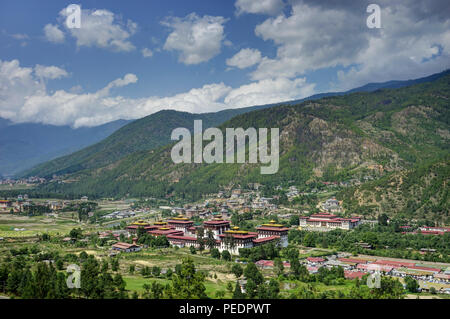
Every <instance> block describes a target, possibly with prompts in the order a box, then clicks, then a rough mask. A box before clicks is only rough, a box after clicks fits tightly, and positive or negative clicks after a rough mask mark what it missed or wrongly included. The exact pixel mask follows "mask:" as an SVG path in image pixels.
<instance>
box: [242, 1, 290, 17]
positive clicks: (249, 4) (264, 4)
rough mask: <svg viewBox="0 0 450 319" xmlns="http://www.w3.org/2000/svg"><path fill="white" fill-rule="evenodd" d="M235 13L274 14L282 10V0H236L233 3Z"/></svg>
mask: <svg viewBox="0 0 450 319" xmlns="http://www.w3.org/2000/svg"><path fill="white" fill-rule="evenodd" d="M234 5H235V7H236V9H237V15H240V14H242V13H261V14H269V15H276V14H278V13H280V12H281V11H282V10H283V7H284V3H283V0H257V1H255V0H237V1H236V3H235V4H234Z"/></svg>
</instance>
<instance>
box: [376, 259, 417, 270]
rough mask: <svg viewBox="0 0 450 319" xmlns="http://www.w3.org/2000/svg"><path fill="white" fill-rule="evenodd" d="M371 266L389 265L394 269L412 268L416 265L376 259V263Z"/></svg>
mask: <svg viewBox="0 0 450 319" xmlns="http://www.w3.org/2000/svg"><path fill="white" fill-rule="evenodd" d="M372 264H377V265H389V266H394V267H407V268H408V267H414V266H415V265H416V264H415V263H409V262H404V261H395V260H383V259H378V260H377V261H375V262H373V263H372Z"/></svg>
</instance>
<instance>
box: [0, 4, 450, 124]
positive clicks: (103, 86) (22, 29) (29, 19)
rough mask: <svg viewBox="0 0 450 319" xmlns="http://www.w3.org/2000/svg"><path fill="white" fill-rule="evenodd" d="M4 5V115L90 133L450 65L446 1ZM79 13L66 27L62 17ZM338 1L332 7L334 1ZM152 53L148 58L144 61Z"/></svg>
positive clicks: (0, 111)
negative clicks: (157, 115)
mask: <svg viewBox="0 0 450 319" xmlns="http://www.w3.org/2000/svg"><path fill="white" fill-rule="evenodd" d="M371 2H373V1H364V0H362V1H360V2H357V4H356V5H355V2H354V1H349V0H342V1H334V2H329V1H328V2H327V1H313V0H304V1H302V0H260V1H252V0H234V1H221V0H192V1H181V0H179V1H174V0H171V1H167V0H166V1H159V0H157V1H153V0H152V1H126V2H125V1H84V2H72V1H61V0H53V1H52V0H48V1H31V0H29V1H20V0H19V1H18V0H15V1H9V0H5V1H2V2H1V3H0V71H1V72H0V117H3V118H8V119H10V120H12V121H14V122H41V123H49V124H55V125H67V124H69V125H72V126H75V127H78V126H85V125H88V126H92V125H98V124H102V123H104V122H108V121H111V120H115V119H119V118H126V119H133V118H139V117H142V116H146V115H149V114H151V113H153V112H157V111H159V110H161V109H169V108H170V109H177V110H183V111H189V112H206V111H218V110H221V109H226V108H232V107H243V106H250V105H258V104H266V103H274V102H281V101H286V100H292V99H297V98H302V97H306V96H309V95H312V94H315V93H320V92H326V91H336V90H346V89H350V88H353V87H356V86H360V85H364V84H366V83H368V82H380V81H387V80H393V79H396V80H402V79H410V78H416V77H421V76H426V75H429V74H432V73H436V72H440V71H443V70H445V69H447V68H448V67H449V64H450V63H449V61H450V59H449V56H450V31H449V30H450V13H449V12H450V10H448V9H450V6H449V4H448V3H447V1H438V0H435V1H412V0H408V1H387V0H381V1H378V4H379V6H380V8H381V28H380V29H370V28H368V27H367V25H366V19H367V17H368V16H369V14H370V13H367V12H366V8H367V6H368V4H369V3H371ZM71 3H75V4H79V5H80V6H81V9H82V15H81V28H80V29H76V30H74V29H68V28H67V26H66V24H65V19H66V16H65V8H66V7H67V6H68V5H70V4H71ZM330 3H331V4H330ZM144 53H145V54H144Z"/></svg>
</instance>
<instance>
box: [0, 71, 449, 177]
mask: <svg viewBox="0 0 450 319" xmlns="http://www.w3.org/2000/svg"><path fill="white" fill-rule="evenodd" d="M449 72H450V71H445V72H441V73H438V74H434V75H431V76H428V77H424V78H420V79H415V80H408V81H389V82H382V83H370V84H367V85H364V86H362V87H359V88H355V89H352V90H350V91H347V92H330V93H321V94H316V95H313V96H310V97H307V98H304V99H300V100H295V101H289V102H283V103H277V104H267V105H259V106H251V107H245V108H238V109H228V110H224V111H219V112H215V113H203V114H192V113H187V112H179V111H174V110H163V111H160V112H157V113H154V114H151V115H149V116H147V117H144V118H141V119H138V120H136V121H133V122H132V123H129V124H128V125H126V126H124V127H122V128H120V129H118V130H117V131H116V132H114V133H113V134H112V135H111V136H109V137H108V138H106V139H104V140H102V141H100V142H98V143H96V144H94V145H91V146H89V147H87V148H84V149H81V150H79V151H77V152H75V153H72V154H69V155H66V156H63V157H59V158H56V159H54V160H52V161H49V162H44V161H42V162H44V163H43V164H41V165H37V166H35V167H32V168H30V169H26V170H25V168H24V171H23V172H20V173H19V174H18V176H20V177H27V176H42V177H51V176H53V175H64V174H72V173H76V172H79V171H83V170H85V169H92V168H100V167H103V166H106V165H109V164H112V163H114V162H116V161H117V160H119V159H121V158H123V157H125V156H127V155H129V154H132V153H133V152H137V151H145V150H152V149H155V148H157V147H160V146H163V145H166V144H168V143H170V142H171V140H170V133H171V132H172V130H173V129H175V128H177V127H186V128H189V129H190V130H191V131H192V129H193V121H194V119H201V120H202V121H203V127H204V128H205V129H206V128H208V127H216V126H218V125H220V124H221V123H223V122H225V121H227V120H229V119H231V118H233V117H235V116H237V115H239V114H243V113H248V112H251V111H255V110H262V109H265V108H270V107H274V106H280V105H291V104H298V103H301V102H304V101H309V100H317V99H321V98H324V97H330V96H341V95H346V94H349V93H354V92H373V91H376V90H379V89H382V88H400V87H405V86H408V85H413V84H418V83H426V82H430V81H434V80H436V79H439V78H441V77H443V76H445V75H446V74H449ZM0 127H1V124H0ZM111 133H112V132H111ZM43 141H44V142H45V138H44V139H43ZM65 153H66V154H68V153H69V152H67V150H66V152H65ZM61 155H64V154H61ZM53 157H54V156H53ZM27 168H28V167H27ZM0 173H1V171H0Z"/></svg>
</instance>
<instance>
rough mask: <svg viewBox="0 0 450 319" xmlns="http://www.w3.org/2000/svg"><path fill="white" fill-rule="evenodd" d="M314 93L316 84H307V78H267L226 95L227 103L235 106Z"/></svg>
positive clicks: (296, 97) (286, 99) (290, 98)
mask: <svg viewBox="0 0 450 319" xmlns="http://www.w3.org/2000/svg"><path fill="white" fill-rule="evenodd" d="M312 94H314V84H306V79H305V78H298V79H293V80H290V79H287V78H277V79H266V80H261V81H257V82H253V83H250V84H246V85H242V86H241V87H239V88H237V89H234V90H232V91H231V92H230V93H229V94H228V95H227V96H226V97H225V104H227V105H230V106H231V105H232V106H233V107H244V106H249V105H259V104H260V105H263V104H270V103H278V102H284V101H289V100H295V99H300V98H303V97H307V96H310V95H312Z"/></svg>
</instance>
